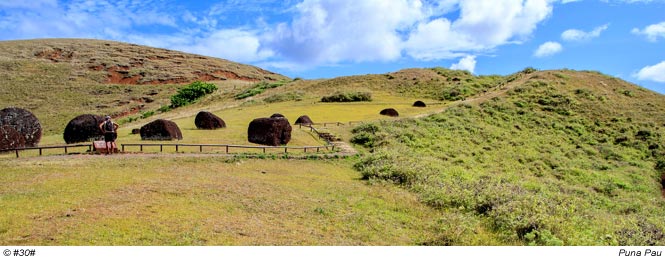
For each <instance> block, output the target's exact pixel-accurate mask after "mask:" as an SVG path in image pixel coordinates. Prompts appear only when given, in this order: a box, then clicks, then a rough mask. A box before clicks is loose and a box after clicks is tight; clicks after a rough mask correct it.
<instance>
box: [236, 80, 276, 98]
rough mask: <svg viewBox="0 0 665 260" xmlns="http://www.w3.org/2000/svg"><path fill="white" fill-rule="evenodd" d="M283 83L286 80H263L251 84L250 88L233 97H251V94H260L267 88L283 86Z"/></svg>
mask: <svg viewBox="0 0 665 260" xmlns="http://www.w3.org/2000/svg"><path fill="white" fill-rule="evenodd" d="M284 84H286V81H277V82H265V81H264V82H260V83H258V84H256V85H254V86H252V87H251V88H249V89H246V90H245V91H243V92H241V93H239V94H237V95H236V96H235V98H236V99H245V98H248V97H253V96H256V95H258V94H261V93H263V92H265V91H266V90H268V89H271V88H276V87H280V86H283V85H284Z"/></svg>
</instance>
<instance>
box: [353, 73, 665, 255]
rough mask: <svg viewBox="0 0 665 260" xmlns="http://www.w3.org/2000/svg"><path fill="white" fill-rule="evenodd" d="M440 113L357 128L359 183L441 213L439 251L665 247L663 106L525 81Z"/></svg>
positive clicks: (659, 99) (614, 88)
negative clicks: (408, 196) (392, 189)
mask: <svg viewBox="0 0 665 260" xmlns="http://www.w3.org/2000/svg"><path fill="white" fill-rule="evenodd" d="M505 82H506V83H505V84H503V85H501V86H499V87H498V88H496V89H493V90H492V91H490V92H488V93H486V95H485V96H483V95H480V96H477V97H474V98H472V99H469V100H468V102H460V103H459V104H458V105H454V106H452V107H451V108H449V109H447V110H445V111H444V112H443V113H440V114H435V115H432V116H429V117H425V118H422V119H406V120H401V121H398V122H395V123H389V122H383V123H374V124H367V125H363V126H359V127H358V128H356V129H354V132H355V133H356V135H355V136H354V137H353V139H352V141H354V142H355V143H358V144H361V145H364V146H365V147H367V149H368V150H367V151H369V155H368V156H367V157H365V158H364V159H362V161H361V162H359V163H358V164H357V165H356V168H357V169H358V170H360V171H361V172H362V174H363V176H364V178H365V179H370V180H386V181H390V182H394V183H397V184H399V185H402V186H403V187H405V188H407V189H409V190H412V191H414V192H415V193H417V194H419V196H420V198H421V199H422V200H423V201H424V202H426V203H427V204H429V205H431V206H432V207H435V208H437V209H439V210H440V212H441V215H442V216H441V220H440V221H439V223H440V226H439V228H440V230H441V236H440V237H439V238H438V239H436V240H434V241H430V242H429V243H427V244H440V245H495V244H496V245H505V244H515V245H521V244H534V245H664V244H665V233H664V230H665V221H664V219H663V217H662V216H663V215H664V214H665V200H664V198H663V195H664V194H661V193H662V192H663V191H662V189H663V188H664V187H663V183H662V178H665V148H664V147H663V144H664V143H665V97H664V96H663V95H660V94H657V93H654V92H651V91H649V90H646V89H643V88H641V87H638V86H635V85H632V84H629V83H627V82H624V81H621V80H619V79H616V78H613V77H609V76H606V75H602V74H600V73H595V72H576V71H568V70H563V71H540V72H534V71H527V72H526V73H523V74H522V75H521V76H520V77H515V78H512V79H510V80H506V81H505Z"/></svg>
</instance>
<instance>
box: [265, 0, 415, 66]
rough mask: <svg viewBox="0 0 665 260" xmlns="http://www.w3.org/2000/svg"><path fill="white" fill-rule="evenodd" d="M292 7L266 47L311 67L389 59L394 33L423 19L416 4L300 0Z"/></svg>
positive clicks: (394, 51) (397, 48)
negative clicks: (290, 17) (289, 17)
mask: <svg viewBox="0 0 665 260" xmlns="http://www.w3.org/2000/svg"><path fill="white" fill-rule="evenodd" d="M295 9H296V12H297V14H296V17H295V18H294V19H293V20H292V21H291V22H290V23H281V24H279V25H278V26H277V28H276V29H275V30H274V32H272V33H269V34H267V35H266V48H270V49H273V50H274V51H275V52H276V53H278V54H279V55H281V56H282V57H283V58H286V59H288V60H293V61H296V62H300V63H313V64H325V63H337V62H341V61H355V62H361V61H388V60H395V59H397V58H399V57H400V56H401V48H402V47H401V44H402V41H401V39H400V35H399V33H398V31H399V30H402V29H408V27H409V26H410V25H411V24H413V23H414V22H416V21H417V20H419V19H421V18H422V17H423V13H422V11H421V2H420V1H417V0H395V1H384V0H368V1H355V0H305V1H303V2H302V3H300V4H298V5H297V6H296V8H295Z"/></svg>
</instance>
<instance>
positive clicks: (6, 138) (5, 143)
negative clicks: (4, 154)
mask: <svg viewBox="0 0 665 260" xmlns="http://www.w3.org/2000/svg"><path fill="white" fill-rule="evenodd" d="M22 147H25V138H23V135H21V133H19V132H18V131H16V129H14V128H13V127H11V126H8V125H3V126H0V150H5V149H12V148H22Z"/></svg>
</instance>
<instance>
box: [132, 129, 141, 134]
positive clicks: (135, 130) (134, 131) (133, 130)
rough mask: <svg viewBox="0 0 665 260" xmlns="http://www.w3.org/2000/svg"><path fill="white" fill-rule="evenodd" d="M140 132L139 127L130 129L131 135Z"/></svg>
mask: <svg viewBox="0 0 665 260" xmlns="http://www.w3.org/2000/svg"><path fill="white" fill-rule="evenodd" d="M140 133H141V129H138V128H134V129H132V134H133V135H137V134H140Z"/></svg>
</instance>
